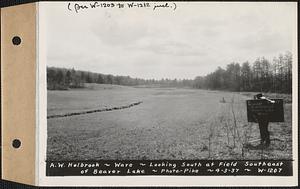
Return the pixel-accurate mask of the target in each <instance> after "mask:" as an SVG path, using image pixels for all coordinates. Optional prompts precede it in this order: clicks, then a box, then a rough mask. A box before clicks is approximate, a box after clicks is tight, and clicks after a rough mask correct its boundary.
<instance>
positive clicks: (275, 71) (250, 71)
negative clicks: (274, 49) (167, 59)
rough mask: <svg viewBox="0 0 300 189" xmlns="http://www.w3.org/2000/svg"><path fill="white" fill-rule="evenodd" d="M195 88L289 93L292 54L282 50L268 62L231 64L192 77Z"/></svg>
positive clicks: (258, 59) (290, 88) (262, 58)
mask: <svg viewBox="0 0 300 189" xmlns="http://www.w3.org/2000/svg"><path fill="white" fill-rule="evenodd" d="M193 86H194V87H195V88H202V89H212V90H229V91H256V92H258V91H259V92H275V93H292V54H291V53H290V52H286V53H285V54H284V55H282V54H280V55H279V56H278V57H274V59H273V60H272V62H270V61H269V60H267V59H265V58H264V57H261V58H257V59H256V60H255V61H254V62H253V63H252V64H250V63H249V62H244V63H243V64H242V65H240V64H239V63H231V64H228V65H227V66H226V68H225V69H223V68H221V67H218V69H217V70H216V71H214V72H212V73H210V74H208V75H206V76H204V77H201V76H199V77H196V78H195V79H194V85H193Z"/></svg>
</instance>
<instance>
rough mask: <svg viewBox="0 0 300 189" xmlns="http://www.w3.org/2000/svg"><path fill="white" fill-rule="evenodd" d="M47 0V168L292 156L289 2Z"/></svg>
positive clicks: (292, 16) (292, 15)
mask: <svg viewBox="0 0 300 189" xmlns="http://www.w3.org/2000/svg"><path fill="white" fill-rule="evenodd" d="M45 4H46V5H47V6H46V7H47V9H45V10H46V11H44V13H43V21H44V23H43V27H45V28H46V29H45V31H46V32H44V36H45V39H43V40H44V46H45V49H46V50H45V52H44V53H45V57H46V58H45V60H46V66H45V68H46V84H47V85H46V87H47V147H46V148H47V149H46V161H47V162H49V165H47V169H48V168H49V169H51V167H52V168H53V167H54V168H56V167H59V166H60V165H59V163H58V164H56V163H51V162H81V161H82V162H84V161H86V162H88V161H96V162H97V161H99V162H101V161H104V162H109V161H120V162H122V161H125V162H126V161H128V162H130V161H141V162H143V161H145V162H149V161H153V162H152V163H150V164H149V166H150V167H151V166H153V167H168V169H167V168H166V169H163V170H159V173H157V174H159V175H164V174H168V173H170V174H172V173H175V172H176V171H175V170H174V168H175V167H176V166H172V165H173V162H176V161H180V163H179V165H182V163H183V164H184V161H186V162H189V161H196V160H199V161H200V160H203V161H210V160H212V161H216V162H223V160H224V162H225V163H220V164H219V166H221V167H222V168H224V167H226V161H227V160H236V161H244V160H245V162H246V160H247V161H251V160H253V161H256V162H260V163H261V164H263V163H265V164H266V167H267V166H269V164H272V166H279V164H280V163H279V162H280V161H282V162H285V161H293V160H294V157H295V154H294V152H293V151H294V148H295V147H293V142H294V141H293V140H294V137H293V136H294V134H295V133H294V132H295V130H294V127H293V119H294V118H293V116H294V115H293V108H295V107H293V106H294V105H293V97H294V96H293V90H295V88H294V87H293V84H295V83H293V82H294V81H293V76H295V75H293V74H294V73H295V71H296V70H295V69H297V68H296V65H295V64H297V59H295V57H296V56H297V54H295V53H297V52H296V51H295V49H296V46H295V44H296V41H297V39H296V36H297V26H296V23H297V16H296V15H297V12H296V5H297V4H295V3H288V2H287V3H284V2H264V3H259V2H245V3H243V2H177V1H176V2H129V1H122V2H56V3H55V2H52V3H45ZM292 81H293V82H292ZM296 89H297V88H296ZM294 126H296V125H294ZM258 160H259V161H258ZM261 160H264V161H261ZM158 161H160V162H158ZM155 162H156V163H155ZM74 164H75V163H74ZM126 164H127V163H126ZM126 164H125V165H124V166H125V167H126ZM221 164H224V166H222V165H221ZM233 164H234V163H232V164H231V166H233V167H234V165H233ZM248 164H250V163H249V162H248ZM258 164H259V163H258ZM68 166H70V163H68ZM228 166H229V164H228ZM244 166H247V162H246V163H244ZM253 166H255V163H253ZM75 167H76V166H75ZM129 167H130V165H129ZM187 167H189V168H193V169H194V168H195V169H196V168H197V165H196V163H194V164H193V165H190V166H187ZM100 171H101V170H100ZM140 171H141V170H140ZM168 171H169V172H168ZM221 171H222V170H221ZM228 171H229V170H228ZM276 171H277V170H276ZM290 171H292V170H290ZM129 172H130V170H129V171H127V173H129ZM183 172H185V171H183ZM183 172H180V174H183ZM130 173H131V174H135V173H136V172H133V173H132V172H130ZM142 173H143V172H142ZM214 173H216V174H217V172H214ZM214 173H213V174H214ZM53 174H54V173H53ZM62 174H63V173H61V174H60V175H62ZM81 174H82V173H81ZM91 174H95V172H91ZM97 174H101V173H97ZM103 174H105V173H103ZM136 174H137V173H136ZM234 174H237V175H239V173H234ZM142 175H143V174H142ZM54 176H55V175H54ZM64 176H68V175H67V173H66V175H64Z"/></svg>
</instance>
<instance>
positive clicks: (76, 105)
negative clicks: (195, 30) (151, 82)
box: [47, 84, 292, 160]
mask: <svg viewBox="0 0 300 189" xmlns="http://www.w3.org/2000/svg"><path fill="white" fill-rule="evenodd" d="M245 94H246V93H245ZM245 94H240V93H233V92H220V91H206V90H198V89H178V88H144V87H143V88H134V87H125V86H113V85H97V84H90V85H89V86H88V87H87V88H85V89H74V90H69V91H48V109H47V110H48V113H47V114H48V116H52V115H64V114H67V113H73V112H85V111H88V110H96V109H101V110H105V109H111V110H110V111H101V112H95V113H88V114H81V115H75V116H68V117H60V118H51V119H48V142H47V159H48V160H91V159H93V160H100V159H106V160H107V159H131V160H132V159H151V160H154V159H178V160H182V159H261V158H266V159H291V158H292V136H291V135H292V124H291V116H292V106H291V103H290V101H286V103H285V107H284V111H285V122H284V123H270V125H269V130H270V132H271V146H270V147H269V148H267V149H264V150H261V149H258V148H254V147H251V146H253V145H254V146H255V145H257V144H259V141H258V140H256V139H259V130H258V125H257V124H256V123H248V122H247V117H246V103H245V100H247V99H252V96H251V95H252V93H247V94H246V95H245ZM223 98H224V99H225V103H224V102H221V100H222V99H223ZM286 99H291V98H290V96H288V95H286ZM137 102H141V103H140V104H137V105H135V106H130V107H129V108H125V109H121V108H120V109H113V108H114V107H123V106H124V107H125V106H126V105H129V104H132V103H137ZM249 144H251V145H249Z"/></svg>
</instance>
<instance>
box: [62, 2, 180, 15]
mask: <svg viewBox="0 0 300 189" xmlns="http://www.w3.org/2000/svg"><path fill="white" fill-rule="evenodd" d="M97 8H106V9H113V8H114V9H136V8H144V9H149V10H153V11H157V10H163V9H164V10H167V9H169V10H173V11H175V10H176V9H177V4H176V3H165V2H164V3H136V2H132V3H114V2H112V3H104V2H98V1H95V2H92V3H68V6H67V9H68V10H69V11H71V12H75V13H80V12H82V11H84V10H89V9H97Z"/></svg>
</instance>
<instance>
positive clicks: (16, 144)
mask: <svg viewBox="0 0 300 189" xmlns="http://www.w3.org/2000/svg"><path fill="white" fill-rule="evenodd" d="M12 146H13V147H14V148H20V146H21V141H20V140H19V139H15V140H13V142H12Z"/></svg>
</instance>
